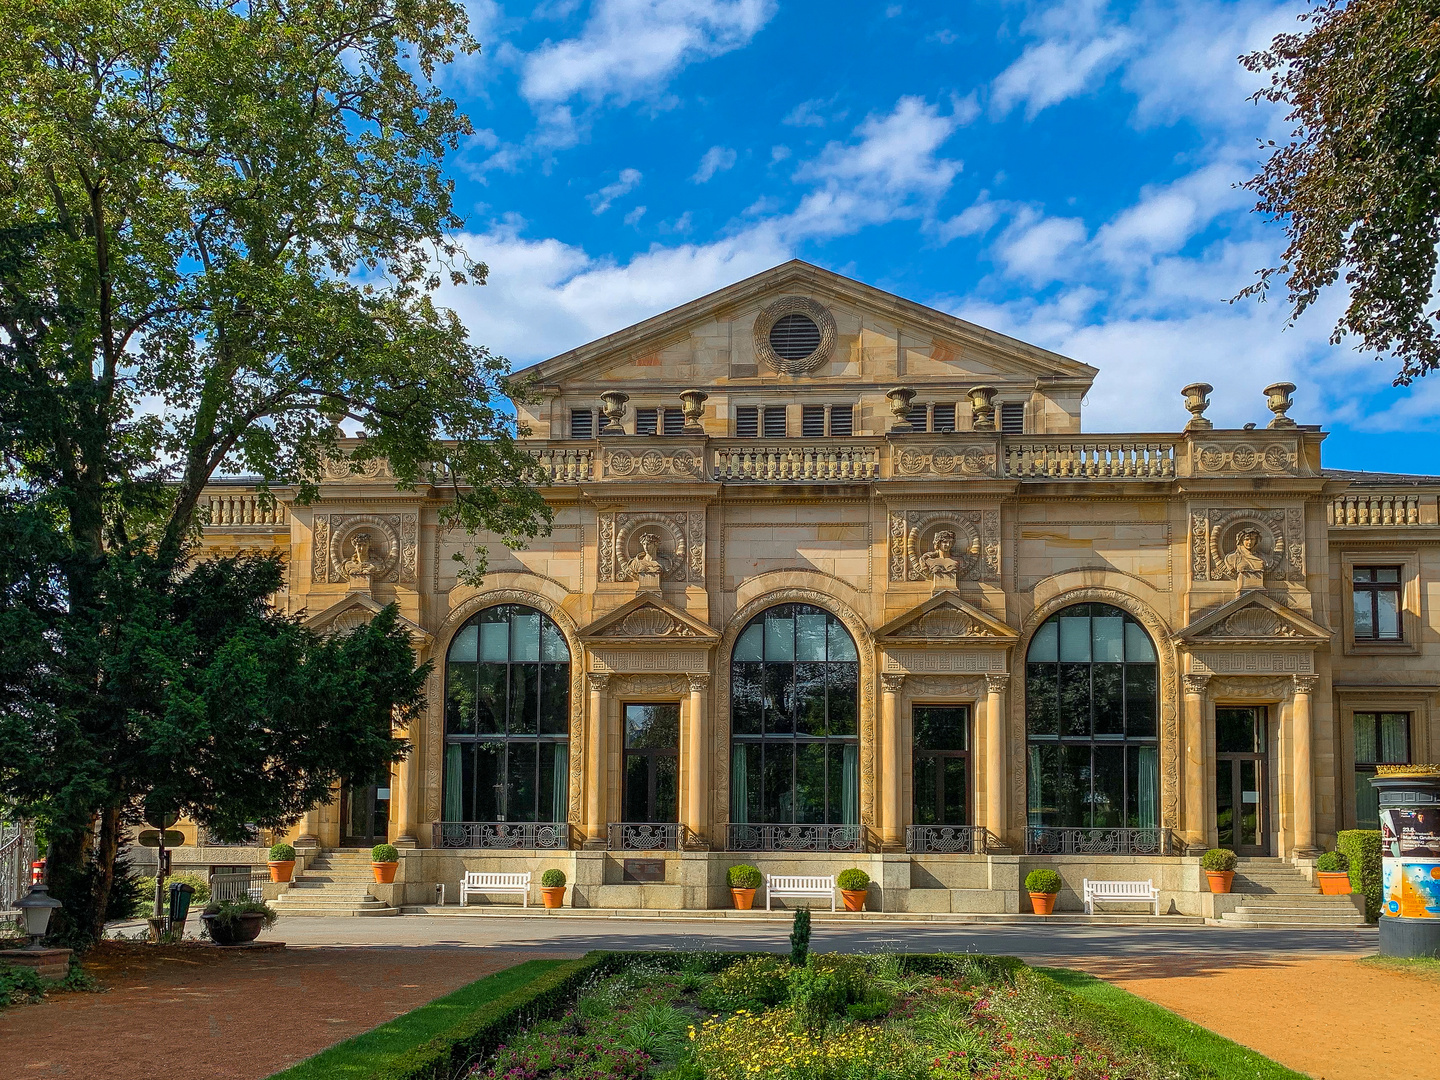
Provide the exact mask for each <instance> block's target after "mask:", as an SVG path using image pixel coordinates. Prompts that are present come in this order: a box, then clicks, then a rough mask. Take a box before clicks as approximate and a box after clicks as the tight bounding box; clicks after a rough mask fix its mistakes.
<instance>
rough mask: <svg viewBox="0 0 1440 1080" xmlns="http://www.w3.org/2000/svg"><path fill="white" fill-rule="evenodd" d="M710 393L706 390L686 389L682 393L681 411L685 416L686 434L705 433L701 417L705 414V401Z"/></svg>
mask: <svg viewBox="0 0 1440 1080" xmlns="http://www.w3.org/2000/svg"><path fill="white" fill-rule="evenodd" d="M709 398H710V395H709V394H707V393H705V391H704V390H685V391H683V392H682V393H681V394H680V412H681V415H683V416H684V417H685V434H686V435H704V434H705V428H704V427H702V426H701V424H700V418H701V417H702V416H704V415H705V402H706V401H708V400H709Z"/></svg>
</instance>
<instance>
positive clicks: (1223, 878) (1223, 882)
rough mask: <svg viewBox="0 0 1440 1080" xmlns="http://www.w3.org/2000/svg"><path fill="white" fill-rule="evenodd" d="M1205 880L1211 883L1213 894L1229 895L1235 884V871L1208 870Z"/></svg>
mask: <svg viewBox="0 0 1440 1080" xmlns="http://www.w3.org/2000/svg"><path fill="white" fill-rule="evenodd" d="M1205 880H1206V881H1208V882H1209V883H1210V891H1211V892H1212V893H1228V892H1229V891H1230V886H1231V885H1232V884H1234V882H1235V871H1234V870H1206V871H1205Z"/></svg>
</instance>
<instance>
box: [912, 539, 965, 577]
mask: <svg viewBox="0 0 1440 1080" xmlns="http://www.w3.org/2000/svg"><path fill="white" fill-rule="evenodd" d="M931 544H932V545H933V546H932V547H931V548H930V550H929V551H926V552H923V553H922V554H921V555H920V558H919V559H918V560H917V561H918V562H919V564H920V572H921V573H922V574H924V575H925V576H926V577H928V578H933V577H936V576H937V575H944V576H945V577H954V576H955V574H956V572H957V571H959V569H960V560H959V559H957V558H955V557H954V555H952V554H951V552H953V551H954V550H955V534H954V533H953V532H951V531H950V530H949V529H941V530H940V531H939V532H937V533H936V534H935V536H934V538H933V539H932V540H931Z"/></svg>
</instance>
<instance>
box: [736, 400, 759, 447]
mask: <svg viewBox="0 0 1440 1080" xmlns="http://www.w3.org/2000/svg"><path fill="white" fill-rule="evenodd" d="M759 434H760V410H759V408H758V407H756V406H754V405H737V406H736V407H735V437H736V438H737V439H753V438H755V437H756V436H757V435H759Z"/></svg>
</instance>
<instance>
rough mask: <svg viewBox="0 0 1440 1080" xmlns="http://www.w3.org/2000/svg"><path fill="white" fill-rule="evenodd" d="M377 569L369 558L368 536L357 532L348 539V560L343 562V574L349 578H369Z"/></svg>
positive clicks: (366, 533) (365, 533)
mask: <svg viewBox="0 0 1440 1080" xmlns="http://www.w3.org/2000/svg"><path fill="white" fill-rule="evenodd" d="M379 569H380V568H379V567H378V566H377V565H376V564H375V563H374V561H372V560H371V558H370V534H369V533H368V532H357V533H356V534H355V535H354V536H352V537H351V538H350V558H348V559H347V560H345V573H347V574H349V575H350V576H351V577H369V576H370V575H371V574H374V573H376V572H377V571H378V570H379Z"/></svg>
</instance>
